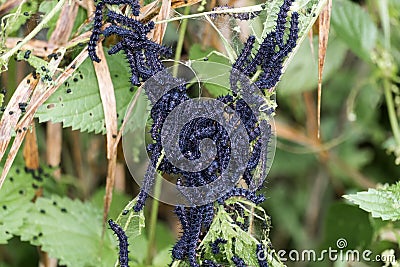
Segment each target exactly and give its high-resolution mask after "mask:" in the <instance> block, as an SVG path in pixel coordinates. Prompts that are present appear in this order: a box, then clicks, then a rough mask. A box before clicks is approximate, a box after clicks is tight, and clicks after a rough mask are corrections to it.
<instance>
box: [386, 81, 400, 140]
mask: <svg viewBox="0 0 400 267" xmlns="http://www.w3.org/2000/svg"><path fill="white" fill-rule="evenodd" d="M390 87H391V84H390V81H389V80H388V79H387V78H384V80H383V89H384V90H385V99H386V105H387V109H388V114H389V121H390V126H391V127H392V131H393V136H394V140H395V141H396V146H397V147H400V128H399V122H398V120H397V116H396V110H395V107H394V101H393V94H392V91H391V89H390Z"/></svg>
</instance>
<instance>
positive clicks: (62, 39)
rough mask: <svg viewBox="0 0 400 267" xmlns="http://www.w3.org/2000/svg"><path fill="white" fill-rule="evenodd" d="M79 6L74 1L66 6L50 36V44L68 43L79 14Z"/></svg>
mask: <svg viewBox="0 0 400 267" xmlns="http://www.w3.org/2000/svg"><path fill="white" fill-rule="evenodd" d="M78 8H79V5H78V4H77V3H76V2H75V1H73V2H72V3H71V4H70V5H69V4H65V5H64V6H63V8H62V10H61V12H60V16H59V18H58V20H57V24H56V28H55V29H54V31H53V33H52V34H51V36H50V40H49V43H51V44H59V45H63V44H65V43H67V41H68V39H69V37H70V35H71V32H72V28H73V27H74V22H75V18H76V15H77V14H78Z"/></svg>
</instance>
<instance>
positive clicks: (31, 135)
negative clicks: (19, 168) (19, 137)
mask: <svg viewBox="0 0 400 267" xmlns="http://www.w3.org/2000/svg"><path fill="white" fill-rule="evenodd" d="M23 155H24V159H25V165H26V167H28V168H29V169H37V168H39V149H38V144H37V139H36V129H35V124H34V123H33V124H32V127H31V129H29V130H28V132H27V133H26V137H25V144H24V150H23Z"/></svg>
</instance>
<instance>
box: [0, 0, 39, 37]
mask: <svg viewBox="0 0 400 267" xmlns="http://www.w3.org/2000/svg"><path fill="white" fill-rule="evenodd" d="M37 10H38V2H37V1H32V0H29V1H26V2H24V3H22V5H21V6H18V7H17V8H14V10H13V11H12V12H15V17H14V20H13V21H11V22H10V27H9V28H8V29H7V32H8V34H12V33H15V32H16V31H18V30H20V29H21V28H23V25H24V24H25V23H26V22H27V21H28V19H29V18H30V17H31V16H32V14H34V13H36V11H37Z"/></svg>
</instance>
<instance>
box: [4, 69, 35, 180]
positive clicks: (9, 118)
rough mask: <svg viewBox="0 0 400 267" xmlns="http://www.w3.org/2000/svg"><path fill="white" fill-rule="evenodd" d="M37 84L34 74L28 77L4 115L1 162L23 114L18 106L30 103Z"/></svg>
mask: <svg viewBox="0 0 400 267" xmlns="http://www.w3.org/2000/svg"><path fill="white" fill-rule="evenodd" d="M28 80H29V83H28ZM37 83H38V80H37V79H36V80H35V79H33V77H32V74H29V75H28V76H26V77H25V79H23V80H22V81H21V83H20V84H19V85H18V87H17V89H16V90H15V92H14V94H13V95H12V97H11V99H10V101H9V103H8V105H7V107H6V109H5V111H4V113H3V116H2V118H1V120H0V136H1V139H0V160H1V159H2V158H3V156H4V153H5V152H6V149H7V147H8V144H9V142H10V140H11V135H12V133H14V132H15V130H16V125H17V123H18V118H19V116H20V115H21V113H22V112H21V110H20V109H19V105H18V104H19V103H26V102H28V100H29V97H30V96H31V94H32V92H33V89H34V88H35V86H36V85H37ZM0 187H1V182H0Z"/></svg>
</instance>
